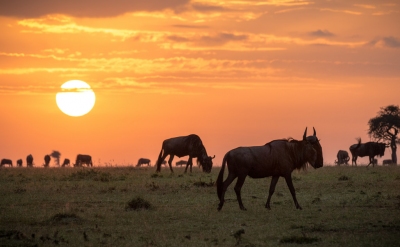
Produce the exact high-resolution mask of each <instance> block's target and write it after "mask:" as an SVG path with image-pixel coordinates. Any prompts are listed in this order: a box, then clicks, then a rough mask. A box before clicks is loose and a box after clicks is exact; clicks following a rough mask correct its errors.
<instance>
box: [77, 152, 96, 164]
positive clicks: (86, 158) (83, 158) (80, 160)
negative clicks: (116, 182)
mask: <svg viewBox="0 0 400 247" xmlns="http://www.w3.org/2000/svg"><path fill="white" fill-rule="evenodd" d="M83 164H86V165H87V166H93V163H92V156H90V155H87V154H78V155H77V156H76V160H75V164H74V166H76V167H81V166H82V165H83Z"/></svg>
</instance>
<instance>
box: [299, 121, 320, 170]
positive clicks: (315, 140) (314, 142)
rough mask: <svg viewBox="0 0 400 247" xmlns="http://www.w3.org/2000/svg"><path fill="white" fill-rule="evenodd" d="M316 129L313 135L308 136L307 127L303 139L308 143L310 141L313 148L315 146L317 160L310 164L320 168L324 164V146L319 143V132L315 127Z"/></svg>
mask: <svg viewBox="0 0 400 247" xmlns="http://www.w3.org/2000/svg"><path fill="white" fill-rule="evenodd" d="M313 130H314V134H313V135H312V136H307V137H306V135H307V128H306V130H305V131H304V135H303V140H307V142H308V143H310V144H311V145H312V148H314V150H315V151H316V154H317V155H316V160H315V162H314V163H311V162H309V163H310V165H311V166H312V167H314V168H320V167H322V166H323V165H324V157H323V155H322V147H321V144H320V143H319V140H318V138H317V133H316V131H315V128H314V127H313Z"/></svg>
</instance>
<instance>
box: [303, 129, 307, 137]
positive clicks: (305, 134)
mask: <svg viewBox="0 0 400 247" xmlns="http://www.w3.org/2000/svg"><path fill="white" fill-rule="evenodd" d="M306 136H307V127H306V130H305V131H304V135H303V140H306Z"/></svg>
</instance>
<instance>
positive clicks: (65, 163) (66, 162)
mask: <svg viewBox="0 0 400 247" xmlns="http://www.w3.org/2000/svg"><path fill="white" fill-rule="evenodd" d="M70 163H71V161H70V160H69V159H64V162H63V163H62V165H61V167H65V166H69V164H70Z"/></svg>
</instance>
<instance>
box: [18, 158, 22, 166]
mask: <svg viewBox="0 0 400 247" xmlns="http://www.w3.org/2000/svg"><path fill="white" fill-rule="evenodd" d="M17 166H18V167H22V159H19V160H17Z"/></svg>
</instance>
